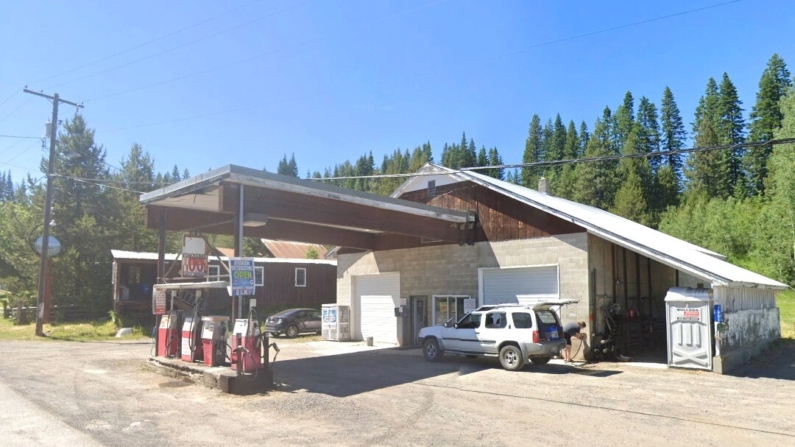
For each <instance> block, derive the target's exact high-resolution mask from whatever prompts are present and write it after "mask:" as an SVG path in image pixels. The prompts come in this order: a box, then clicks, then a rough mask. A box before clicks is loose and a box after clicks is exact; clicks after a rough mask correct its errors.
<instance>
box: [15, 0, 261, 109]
mask: <svg viewBox="0 0 795 447" xmlns="http://www.w3.org/2000/svg"><path fill="white" fill-rule="evenodd" d="M260 1H261V0H254V1H252V2H249V3H246V4H243V5H241V6H237V7H235V8H232V9H228V10H226V11H224V12H222V13H219V14H216V15H214V16H211V17H209V18H207V19H204V20H202V21H200V22H196V23H193V24H191V25H188V26H186V27H184V28H180V29H178V30H176V31H172V32H170V33H168V34H165V35H162V36H160V37H157V38H154V39H151V40H148V41H146V42H143V43H140V44H137V45H135V46H132V47H130V48H127V49H125V50H121V51H119V52H116V53H113V54H110V55H108V56H104V57H102V58H100V59H97V60H95V61H93V62H89V63H87V64H84V65H81V66H79V67H76V68H72V69H69V70H66V71H63V72H61V73H58V74H54V75H52V76H48V77H46V78H42V79H39V80H37V81H35V82H34V83H36V84H38V83H39V82H46V81H49V80H50V79H55V78H57V77H61V76H63V75H65V74H69V73H73V72H75V71H78V70H82V69H84V68H86V67H90V66H92V65H95V64H98V63H100V62H104V61H106V60H108V59H112V58H114V57H117V56H121V55H122V54H126V53H129V52H130V51H133V50H137V49H138V48H142V47H145V46H147V45H150V44H152V43H155V42H158V41H161V40H163V39H167V38H169V37H171V36H174V35H177V34H179V33H182V32H184V31H187V30H189V29H192V28H196V27H197V26H200V25H204V24H205V23H208V22H211V21H213V20H215V19H217V18H220V17H223V16H225V15H229V14H231V13H233V12H235V11H237V10H240V9H243V8H246V7H248V6H251V5H253V4H254V3H258V2H260ZM6 101H7V100H6ZM0 105H2V104H0Z"/></svg>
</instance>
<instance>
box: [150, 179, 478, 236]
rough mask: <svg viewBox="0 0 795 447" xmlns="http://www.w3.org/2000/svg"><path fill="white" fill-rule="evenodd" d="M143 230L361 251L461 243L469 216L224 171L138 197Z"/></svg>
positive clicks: (309, 183) (306, 183)
mask: <svg viewBox="0 0 795 447" xmlns="http://www.w3.org/2000/svg"><path fill="white" fill-rule="evenodd" d="M140 200H141V202H142V203H143V204H144V205H145V206H146V226H147V227H148V228H152V229H160V230H161V231H163V230H165V231H191V230H201V231H202V232H206V233H212V234H229V235H235V234H238V229H239V227H240V226H239V219H240V218H241V216H242V221H243V235H244V236H245V237H259V238H267V239H276V240H293V241H302V242H310V243H317V244H326V245H337V246H342V247H349V248H354V249H363V250H376V249H381V248H399V247H400V248H403V247H406V248H408V247H411V246H419V245H420V244H421V243H423V241H429V240H430V241H437V242H442V243H463V242H465V240H466V238H467V234H468V232H469V231H471V228H472V225H467V224H472V223H474V215H473V214H468V213H466V212H462V211H454V210H450V209H446V208H439V207H434V206H429V205H424V204H420V203H416V202H410V201H407V200H400V199H395V198H391V197H384V196H379V195H375V194H369V193H365V192H361V191H355V190H352V189H347V188H340V187H336V186H332V185H327V184H325V183H322V182H320V181H314V180H303V179H298V178H294V177H287V176H283V175H278V174H272V173H268V172H265V171H260V170H257V169H250V168H244V167H241V166H235V165H227V166H225V167H222V168H218V169H215V170H212V171H208V172H206V173H204V174H201V175H198V176H196V177H193V178H190V179H187V180H183V181H181V182H179V183H175V184H173V185H170V186H168V187H166V188H163V189H159V190H155V191H152V192H149V193H146V194H142V195H141V197H140Z"/></svg>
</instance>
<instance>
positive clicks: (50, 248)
mask: <svg viewBox="0 0 795 447" xmlns="http://www.w3.org/2000/svg"><path fill="white" fill-rule="evenodd" d="M43 244H44V237H43V236H39V237H38V238H36V242H34V243H33V249H34V250H36V253H38V254H39V256H41V247H42V245H43ZM60 252H61V241H59V240H58V239H56V238H54V237H52V236H50V237H49V241H48V243H47V256H48V257H50V258H52V257H55V256H58V253H60Z"/></svg>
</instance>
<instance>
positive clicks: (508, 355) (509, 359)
mask: <svg viewBox="0 0 795 447" xmlns="http://www.w3.org/2000/svg"><path fill="white" fill-rule="evenodd" d="M500 364H501V365H502V367H503V368H505V369H507V370H508V371H519V370H521V369H522V368H524V359H523V358H522V350H521V349H519V347H518V346H516V345H505V346H503V347H502V349H500Z"/></svg>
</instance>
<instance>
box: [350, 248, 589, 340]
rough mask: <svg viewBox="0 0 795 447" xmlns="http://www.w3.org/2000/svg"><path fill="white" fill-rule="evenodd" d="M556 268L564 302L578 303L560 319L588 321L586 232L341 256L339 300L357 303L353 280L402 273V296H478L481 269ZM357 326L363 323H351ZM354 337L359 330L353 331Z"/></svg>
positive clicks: (562, 313)
mask: <svg viewBox="0 0 795 447" xmlns="http://www.w3.org/2000/svg"><path fill="white" fill-rule="evenodd" d="M545 264H546V265H548V264H557V265H558V266H559V281H560V296H561V298H571V299H578V300H580V302H579V303H578V304H576V305H573V306H567V307H566V308H565V309H564V310H563V311H562V312H561V316H562V318H563V320H564V322H566V321H578V320H584V321H588V312H589V310H588V309H589V307H588V290H589V288H588V283H589V277H588V236H587V234H586V233H577V234H568V235H561V236H555V237H547V238H534V239H522V240H514V241H503V242H493V243H490V242H481V243H477V244H474V245H471V246H467V245H465V246H459V245H439V246H431V247H422V248H412V249H402V250H386V251H378V252H368V253H356V254H345V255H340V256H339V257H338V258H337V302H338V303H339V304H347V305H351V306H352V309H353V307H354V306H355V303H353V302H352V301H353V297H352V294H353V276H355V275H367V274H375V273H384V272H400V296H401V298H408V297H409V296H412V295H427V296H433V295H466V296H470V297H473V298H479V296H478V295H479V291H478V269H479V268H484V267H486V268H487V267H503V268H504V267H522V266H533V265H545ZM353 314H354V313H353V312H352V315H353ZM352 323H353V325H355V327H356V328H358V324H359V323H358V322H352ZM352 333H356V332H355V328H352Z"/></svg>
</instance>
